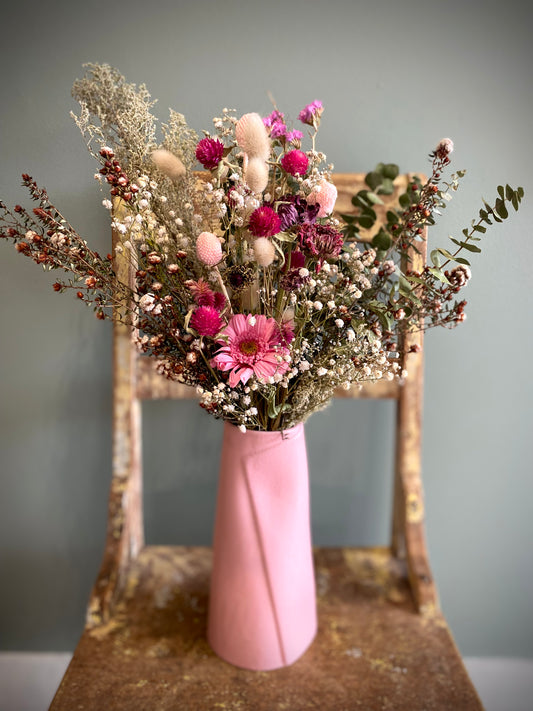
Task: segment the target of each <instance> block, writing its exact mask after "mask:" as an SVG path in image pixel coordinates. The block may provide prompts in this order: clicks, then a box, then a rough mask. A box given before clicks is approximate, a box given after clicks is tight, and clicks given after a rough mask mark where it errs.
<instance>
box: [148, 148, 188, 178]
mask: <svg viewBox="0 0 533 711" xmlns="http://www.w3.org/2000/svg"><path fill="white" fill-rule="evenodd" d="M152 160H153V161H154V163H155V164H156V166H157V167H158V168H159V170H160V171H161V172H162V173H164V174H165V175H167V176H168V177H169V178H170V179H171V180H174V181H176V180H178V179H179V178H181V177H183V176H184V175H185V173H186V169H185V166H184V165H183V163H182V162H181V160H180V159H179V158H178V156H175V155H174V153H171V152H170V151H167V150H166V149H165V148H158V149H157V150H155V151H153V152H152Z"/></svg>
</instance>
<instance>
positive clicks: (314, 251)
mask: <svg viewBox="0 0 533 711" xmlns="http://www.w3.org/2000/svg"><path fill="white" fill-rule="evenodd" d="M298 240H299V243H300V247H301V248H302V251H303V252H305V253H306V254H308V255H309V256H311V257H318V263H319V265H321V264H322V262H323V261H324V259H329V258H333V257H338V256H339V254H340V253H341V250H342V245H343V243H344V241H343V238H342V234H341V233H340V232H337V230H335V229H334V228H333V227H329V226H328V225H320V224H316V223H315V224H313V225H310V224H305V225H302V226H301V227H300V229H299V232H298Z"/></svg>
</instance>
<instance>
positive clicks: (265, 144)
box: [235, 113, 270, 160]
mask: <svg viewBox="0 0 533 711" xmlns="http://www.w3.org/2000/svg"><path fill="white" fill-rule="evenodd" d="M235 138H236V140H237V145H239V146H240V147H241V148H242V149H243V151H244V152H245V153H247V154H248V157H249V158H262V159H263V160H267V159H268V157H269V155H270V138H269V136H268V132H267V130H266V126H265V124H264V123H263V119H262V118H261V116H259V114H255V113H252V114H244V116H241V118H240V119H239V120H238V121H237V123H236V125H235Z"/></svg>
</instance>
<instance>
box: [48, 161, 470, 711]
mask: <svg viewBox="0 0 533 711" xmlns="http://www.w3.org/2000/svg"><path fill="white" fill-rule="evenodd" d="M407 179H408V176H400V177H399V178H398V179H397V180H396V183H397V186H398V189H399V188H400V187H401V186H402V185H403V186H405V184H406V181H407ZM335 182H336V183H337V186H338V189H339V201H338V204H337V205H338V208H337V209H338V210H339V211H340V212H349V211H350V210H351V209H352V208H351V203H350V198H351V196H352V195H353V194H355V193H356V192H357V191H358V190H360V189H361V188H362V187H363V176H362V175H338V176H336V180H335ZM393 198H394V196H392V197H391V200H392V199H393ZM414 259H415V260H417V263H420V260H422V259H425V255H423V254H420V255H414ZM415 267H416V263H415ZM119 268H120V269H121V270H122V276H123V278H126V277H127V272H126V271H124V270H125V269H127V266H126V265H121V266H120V267H119ZM407 337H408V339H409V343H410V344H418V345H419V346H422V335H421V333H417V334H410V335H408V336H407ZM404 366H405V367H406V369H407V370H408V373H409V377H408V378H407V379H406V380H405V382H404V383H403V384H402V385H399V384H397V383H392V384H391V383H388V382H387V383H383V384H379V385H375V386H369V387H365V388H363V389H362V390H351V391H348V392H345V391H342V392H340V393H339V396H343V397H346V396H347V397H363V398H366V397H377V398H393V399H395V400H396V401H397V416H396V466H395V477H394V504H393V512H392V540H391V544H390V546H388V547H380V548H370V549H368V548H317V549H316V550H315V569H316V577H317V590H318V617H319V629H318V634H317V637H316V639H315V641H314V643H313V644H312V646H311V647H310V649H309V650H308V651H307V652H306V653H305V654H304V656H303V657H302V658H301V659H300V660H298V661H297V662H296V663H295V664H294V665H292V666H291V667H288V668H285V669H280V670H276V671H272V672H252V671H245V670H242V669H237V668H235V667H233V666H231V665H229V664H226V663H225V662H223V661H222V660H220V659H219V658H218V657H217V656H216V655H215V654H214V653H213V652H212V651H211V649H210V647H209V645H208V643H207V641H206V636H205V629H206V609H207V596H208V585H209V572H210V566H211V550H210V549H209V548H206V547H179V546H178V547H165V546H145V545H144V532H143V513H142V467H141V441H140V410H141V402H142V401H143V400H145V399H149V398H175V397H189V398H190V397H196V395H195V392H194V390H193V389H190V388H187V387H186V386H181V385H179V384H176V383H172V382H170V381H167V380H165V379H164V378H162V377H161V376H159V375H157V373H156V371H155V370H154V367H153V363H152V361H151V360H148V359H147V358H145V357H140V356H139V355H138V354H137V351H136V350H135V348H132V346H131V333H130V331H129V329H128V328H127V327H125V326H121V325H119V324H116V325H115V326H114V439H113V477H112V482H111V492H110V498H109V520H108V529H107V541H106V546H105V553H104V557H103V562H102V566H101V570H100V573H99V575H98V578H97V580H96V583H95V586H94V588H93V591H92V594H91V598H90V602H89V606H88V611H87V621H86V627H85V631H84V632H83V635H82V637H81V640H80V642H79V644H78V646H77V648H76V651H75V653H74V656H73V659H72V661H71V663H70V665H69V667H68V669H67V671H66V674H65V676H64V678H63V680H62V682H61V685H60V687H59V689H58V691H57V693H56V695H55V698H54V700H53V702H52V705H51V707H50V709H51V711H74V710H75V709H83V710H84V711H115V710H117V711H118V710H119V709H121V710H122V709H123V710H124V711H136V710H139V711H141V710H142V711H152V710H153V711H155V710H157V711H167V710H169V711H170V710H171V709H172V710H175V709H179V710H180V711H182V710H183V711H185V710H188V709H191V710H192V709H201V710H204V709H208V710H211V709H241V710H248V709H249V710H251V711H261V710H265V711H267V710H268V711H273V709H288V710H289V711H298V710H299V709H321V710H322V711H329V710H330V709H331V710H335V711H340V710H341V709H346V710H348V709H350V710H351V709H366V710H374V709H393V710H394V711H401V710H403V709H405V710H406V711H416V710H420V711H422V710H423V709H427V710H428V711H429V710H430V709H431V710H432V711H433V710H437V709H440V710H442V711H450V710H452V709H453V710H458V711H469V710H474V709H482V705H481V702H480V700H479V698H478V696H477V693H476V691H475V689H474V687H473V686H472V683H471V681H470V679H469V678H468V675H467V673H466V670H465V668H464V666H463V663H462V661H461V658H460V655H459V653H458V650H457V648H456V646H455V644H454V641H453V639H452V636H451V634H450V631H449V629H448V627H447V624H446V622H445V620H444V618H443V615H442V613H441V611H440V608H439V604H438V600H437V593H436V589H435V584H434V582H433V578H432V575H431V571H430V567H429V563H428V557H427V553H426V544H425V534H424V506H423V496H422V485H421V479H420V460H421V455H420V444H421V442H420V437H421V413H422V385H423V359H422V351H420V352H417V353H415V352H413V353H410V354H409V355H408V356H407V359H406V363H405V364H404Z"/></svg>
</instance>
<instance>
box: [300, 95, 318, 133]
mask: <svg viewBox="0 0 533 711" xmlns="http://www.w3.org/2000/svg"><path fill="white" fill-rule="evenodd" d="M323 111H324V107H323V106H322V102H321V101H318V99H316V100H315V101H312V102H311V103H310V104H307V106H306V107H305V108H303V109H302V110H301V111H300V113H299V114H298V118H299V119H300V121H301V122H302V123H306V124H307V125H308V126H314V127H315V128H316V126H318V122H319V121H320V116H321V114H322V112H323Z"/></svg>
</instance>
